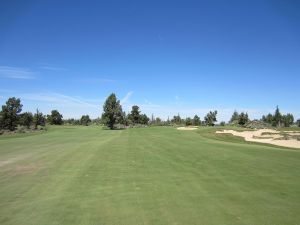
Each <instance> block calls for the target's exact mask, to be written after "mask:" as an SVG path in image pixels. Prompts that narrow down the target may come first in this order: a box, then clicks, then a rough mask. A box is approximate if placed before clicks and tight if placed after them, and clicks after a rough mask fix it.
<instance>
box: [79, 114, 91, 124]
mask: <svg viewBox="0 0 300 225" xmlns="http://www.w3.org/2000/svg"><path fill="white" fill-rule="evenodd" d="M90 122H91V119H90V116H89V115H83V116H81V118H80V124H81V125H84V126H88V125H89V123H90Z"/></svg>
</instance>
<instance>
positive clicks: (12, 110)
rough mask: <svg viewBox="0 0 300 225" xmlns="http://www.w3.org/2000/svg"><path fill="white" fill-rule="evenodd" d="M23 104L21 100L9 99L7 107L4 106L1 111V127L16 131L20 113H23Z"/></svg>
mask: <svg viewBox="0 0 300 225" xmlns="http://www.w3.org/2000/svg"><path fill="white" fill-rule="evenodd" d="M22 106H23V105H22V104H21V100H20V99H19V98H15V97H12V98H9V99H8V100H7V101H6V104H5V105H2V111H1V121H0V123H1V127H2V128H4V129H9V130H11V131H13V130H15V129H16V127H17V125H18V120H19V113H20V112H21V111H22Z"/></svg>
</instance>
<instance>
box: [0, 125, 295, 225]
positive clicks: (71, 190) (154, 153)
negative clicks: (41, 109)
mask: <svg viewBox="0 0 300 225" xmlns="http://www.w3.org/2000/svg"><path fill="white" fill-rule="evenodd" d="M216 129H218V128H201V129H199V130H196V131H178V130H176V129H174V128H172V127H152V128H137V129H128V130H115V131H110V130H103V129H102V128H101V127H79V126H78V127H76V126H74V127H72V126H70V127H66V126H65V127H51V128H50V129H49V131H47V132H43V133H41V134H33V135H25V136H18V135H16V136H15V138H12V137H9V138H6V137H5V138H4V137H0V184H1V185H0V224H3V225H8V224H11V225H18V224H22V225H27V224H28V225H29V224H30V225H33V224H37V225H42V224H45V225H48V224H49V225H50V224H53V225H54V224H57V225H68V224H70V225H71V224H72V225H73V224H91V225H97V224H130V225H132V224H273V225H276V224H298V223H299V221H300V152H299V150H291V149H287V148H281V147H273V146H267V145H262V144H255V143H251V144H250V143H246V142H244V141H243V139H241V138H237V137H233V136H223V135H216V134H215V131H216ZM220 129H224V128H220Z"/></svg>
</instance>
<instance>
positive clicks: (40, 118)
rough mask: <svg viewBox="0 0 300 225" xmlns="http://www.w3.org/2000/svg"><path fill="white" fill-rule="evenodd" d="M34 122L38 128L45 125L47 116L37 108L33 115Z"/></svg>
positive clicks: (35, 127)
mask: <svg viewBox="0 0 300 225" xmlns="http://www.w3.org/2000/svg"><path fill="white" fill-rule="evenodd" d="M33 124H34V129H37V128H38V126H39V125H40V126H45V117H44V115H43V113H41V112H40V111H39V110H38V109H36V113H35V114H34V116H33Z"/></svg>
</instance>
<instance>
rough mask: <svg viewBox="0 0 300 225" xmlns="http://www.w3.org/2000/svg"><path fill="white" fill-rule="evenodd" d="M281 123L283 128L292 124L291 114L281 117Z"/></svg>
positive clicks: (292, 117)
mask: <svg viewBox="0 0 300 225" xmlns="http://www.w3.org/2000/svg"><path fill="white" fill-rule="evenodd" d="M282 121H283V124H284V126H285V127H289V126H291V125H292V124H293V123H294V116H293V115H292V114H291V113H288V114H286V115H283V116H282Z"/></svg>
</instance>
